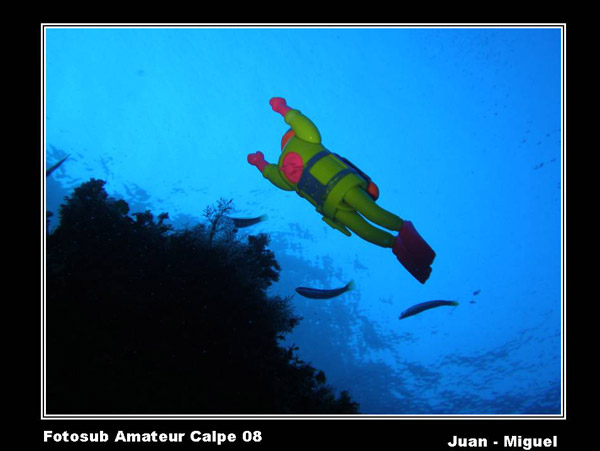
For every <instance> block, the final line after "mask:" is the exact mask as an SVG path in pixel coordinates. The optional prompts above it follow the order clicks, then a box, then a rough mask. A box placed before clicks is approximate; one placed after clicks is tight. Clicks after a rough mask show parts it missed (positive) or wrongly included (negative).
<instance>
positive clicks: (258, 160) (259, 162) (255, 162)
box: [248, 150, 269, 172]
mask: <svg viewBox="0 0 600 451" xmlns="http://www.w3.org/2000/svg"><path fill="white" fill-rule="evenodd" d="M248 163H250V164H251V165H252V166H256V167H257V168H258V170H259V171H260V172H262V171H264V169H265V166H266V165H268V164H269V163H267V162H266V160H265V155H264V154H263V153H262V152H261V151H260V150H259V151H258V152H255V153H251V154H248Z"/></svg>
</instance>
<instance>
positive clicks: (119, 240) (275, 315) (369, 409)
mask: <svg viewBox="0 0 600 451" xmlns="http://www.w3.org/2000/svg"><path fill="white" fill-rule="evenodd" d="M43 46H44V47H43V52H44V53H43V57H44V61H43V101H44V109H45V111H44V121H43V130H42V131H43V138H44V147H43V149H42V155H41V158H42V162H43V166H44V169H45V174H41V175H40V177H41V178H42V179H43V193H42V198H43V205H42V206H41V209H42V213H43V216H44V217H43V223H42V225H41V229H42V230H41V235H42V236H43V246H44V285H43V286H44V299H43V303H42V310H43V319H44V327H43V332H44V358H45V360H44V362H45V365H44V396H45V397H44V409H45V413H46V414H48V415H65V414H68V415H110V414H123V415H133V416H135V415H141V414H152V415H171V414H185V415H192V416H193V415H223V416H226V415H338V416H342V417H345V416H347V415H358V416H361V415H365V416H369V415H373V416H377V415H382V416H383V415H390V416H396V415H397V416H427V415H432V416H513V415H514V416H516V415H522V416H560V415H561V414H562V413H563V409H564V405H563V401H564V391H563V388H564V385H563V383H564V381H563V377H564V373H563V357H564V356H563V339H564V337H563V324H564V322H563V311H564V304H563V295H562V288H563V283H562V281H563V277H562V275H563V266H562V244H563V241H562V231H563V230H562V218H563V215H562V200H563V192H564V186H563V179H562V174H563V172H562V169H563V166H564V161H563V152H562V150H563V133H564V130H563V128H562V124H563V117H562V112H563V103H562V100H563V97H562V84H563V58H562V55H563V53H562V51H563V34H562V30H561V28H559V27H550V26H546V27H543V26H537V27H534V26H531V27H500V26H498V27H475V26H471V27H458V26H457V27H450V26H448V27H416V26H410V27H409V26H386V27H377V26H322V27H317V26H313V27H300V26H231V27H228V26H188V27H177V26H152V27H150V26H110V27H109V26H107V27H100V26H87V27H86V26H52V27H46V28H45V29H44V31H43Z"/></svg>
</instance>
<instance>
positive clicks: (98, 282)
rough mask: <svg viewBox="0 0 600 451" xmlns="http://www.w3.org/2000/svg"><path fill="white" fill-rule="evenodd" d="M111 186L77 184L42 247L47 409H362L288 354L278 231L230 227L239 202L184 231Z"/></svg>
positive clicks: (293, 319) (289, 324)
mask: <svg viewBox="0 0 600 451" xmlns="http://www.w3.org/2000/svg"><path fill="white" fill-rule="evenodd" d="M104 185H105V182H104V181H102V180H97V179H91V180H90V181H88V182H86V183H83V184H82V185H80V186H78V187H77V188H75V189H74V191H73V193H72V194H71V195H70V196H68V197H66V198H65V202H64V203H63V204H62V205H61V207H60V209H59V217H60V222H59V224H58V226H57V227H56V228H55V229H54V230H53V231H52V233H49V234H48V236H47V240H46V304H45V313H46V329H45V330H46V336H45V344H46V392H45V394H46V406H47V412H48V413H51V414H90V413H94V414H106V413H111V414H150V413H160V414H169V413H171V414H174V413H178V414H207V413H208V414H239V413H249V414H261V413H269V414H280V413H357V412H358V404H357V403H356V402H354V401H353V400H352V399H351V398H350V396H349V394H348V392H345V391H342V392H341V393H340V394H339V396H336V393H335V389H334V388H333V387H330V386H328V385H327V384H326V378H325V375H324V373H323V372H322V371H319V370H317V369H315V368H313V367H312V366H311V365H310V364H308V363H306V362H303V361H302V360H300V359H299V358H298V357H297V354H296V351H297V350H298V348H297V347H295V346H289V347H286V346H283V345H282V342H281V341H282V339H283V338H284V336H285V334H286V333H288V332H290V331H291V330H292V329H293V328H294V327H295V326H296V325H297V324H298V323H299V321H300V320H301V318H299V317H297V316H295V315H294V312H293V306H292V305H291V303H290V299H289V298H279V297H269V296H267V294H266V290H267V288H268V287H269V286H270V285H271V284H272V283H273V282H275V281H277V280H278V277H279V271H280V268H279V265H278V263H277V261H276V259H275V256H274V254H273V252H272V251H270V250H269V248H268V244H269V237H268V235H266V234H258V235H249V236H247V237H246V238H245V239H241V238H239V237H238V236H237V235H236V233H235V230H234V228H232V230H228V229H225V228H221V226H223V227H225V222H221V220H222V218H224V217H225V216H226V215H227V213H229V212H230V211H231V209H232V206H233V205H232V201H219V202H218V203H217V205H216V206H213V207H210V208H208V209H207V210H206V213H208V214H207V219H209V223H208V225H206V224H198V225H196V226H192V227H186V228H184V229H182V230H175V229H174V228H173V227H172V226H170V225H168V224H166V223H165V221H166V219H168V215H167V214H166V213H162V214H161V215H159V216H158V218H157V219H155V217H154V215H153V214H152V213H151V212H150V211H145V212H141V213H134V214H130V211H129V205H128V204H127V202H125V201H123V200H117V199H114V198H112V197H110V196H108V194H107V193H106V191H105V189H104ZM211 221H212V222H211Z"/></svg>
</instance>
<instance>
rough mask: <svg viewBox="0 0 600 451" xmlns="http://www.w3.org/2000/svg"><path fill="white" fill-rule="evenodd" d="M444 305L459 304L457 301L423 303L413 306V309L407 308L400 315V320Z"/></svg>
mask: <svg viewBox="0 0 600 451" xmlns="http://www.w3.org/2000/svg"><path fill="white" fill-rule="evenodd" d="M442 305H450V306H457V305H458V302H456V301H427V302H421V303H420V304H416V305H413V306H412V307H409V308H407V309H406V310H404V311H403V312H402V313H401V314H400V318H398V319H403V318H408V317H409V316H413V315H416V314H417V313H421V312H423V311H425V310H429V309H431V308H435V307H441V306H442Z"/></svg>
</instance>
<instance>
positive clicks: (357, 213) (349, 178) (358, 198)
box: [248, 97, 435, 283]
mask: <svg viewBox="0 0 600 451" xmlns="http://www.w3.org/2000/svg"><path fill="white" fill-rule="evenodd" d="M270 103H271V106H272V107H273V110H274V111H276V112H278V113H280V114H281V115H282V116H283V117H284V120H285V122H286V123H287V124H289V125H290V127H291V129H290V130H288V131H287V132H286V133H285V135H284V136H283V139H282V141H281V155H280V157H279V161H278V163H277V164H269V163H267V162H266V161H265V159H264V155H263V154H262V152H256V153H254V154H250V155H248V162H249V163H250V164H253V165H254V166H256V167H257V168H258V169H259V170H260V171H261V172H262V174H263V176H264V177H265V178H267V179H268V180H269V181H271V183H273V184H274V185H275V186H277V187H278V188H281V189H283V190H287V191H296V192H297V193H298V194H299V195H300V196H301V197H304V198H305V199H307V200H308V201H309V202H310V203H312V204H313V205H314V206H315V207H316V210H317V211H318V212H319V213H320V214H321V215H322V216H323V220H324V221H325V222H327V224H329V225H330V226H332V227H334V228H336V229H337V230H339V231H341V232H342V233H344V234H346V235H348V236H350V235H351V233H350V231H349V230H351V231H352V232H354V233H356V234H357V235H358V236H360V237H361V238H363V239H364V240H366V241H369V242H371V243H373V244H376V245H378V246H382V247H386V248H387V247H389V248H392V249H393V250H394V253H395V254H396V255H397V257H398V259H399V260H400V262H401V263H402V264H403V265H404V266H405V267H407V269H408V270H409V271H410V272H411V273H412V274H413V275H414V276H415V277H416V278H417V279H418V280H420V281H421V283H424V282H425V280H427V278H428V277H429V273H430V272H431V268H430V267H429V266H430V265H431V263H432V262H433V258H434V257H435V253H434V252H433V250H431V248H430V247H429V246H428V245H427V243H425V242H424V241H423V240H422V238H420V236H419V235H418V234H417V233H416V230H414V227H412V224H411V223H410V222H409V221H403V220H402V219H401V218H400V217H398V216H397V215H395V214H393V213H390V212H389V211H387V210H385V209H383V208H381V207H380V206H379V205H377V203H376V202H375V200H376V199H377V196H378V191H377V187H376V185H374V184H373V183H372V182H371V180H370V178H369V177H368V176H366V175H365V174H364V173H362V172H361V171H360V170H359V169H358V168H356V166H354V165H353V164H352V163H350V162H349V161H348V160H346V159H345V158H343V157H340V156H339V155H337V154H334V153H332V152H330V151H329V150H327V149H326V148H325V147H324V146H323V145H322V144H321V134H320V133H319V130H318V129H317V127H316V126H315V125H314V124H313V122H312V121H311V120H310V119H309V118H307V117H306V116H304V115H303V114H302V113H301V112H300V111H298V110H295V109H291V108H289V107H288V106H287V105H286V103H285V100H284V99H282V98H279V97H274V98H273V99H271V101H270ZM365 218H366V219H365ZM367 219H368V220H369V221H371V222H373V223H375V224H377V225H379V226H381V227H384V228H386V229H388V230H390V231H394V232H400V233H399V234H398V236H394V235H392V234H391V233H389V232H387V231H385V230H381V229H380V228H378V227H375V226H373V225H372V224H370V223H369V222H368V221H367ZM405 225H407V226H408V227H404V226H405ZM348 229H349V230H348ZM403 230H405V234H410V235H411V237H410V238H411V239H410V240H409V241H410V242H412V243H413V249H410V247H408V243H409V241H406V240H405V241H406V242H404V243H403V242H402V241H403V240H402V237H401V234H402V231H403ZM415 234H416V235H415ZM407 238H409V237H408V236H407ZM417 238H420V243H418V241H419V240H418V239H417ZM423 245H424V246H423ZM401 248H403V249H401ZM398 252H400V253H403V254H405V255H403V257H402V258H401V257H400V256H398ZM411 253H413V254H415V253H416V254H423V253H425V254H426V255H425V256H424V257H422V258H421V257H419V256H415V255H413V256H412V257H411V256H410V255H409V254H411ZM415 257H416V258H415ZM403 260H404V261H403Z"/></svg>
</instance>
